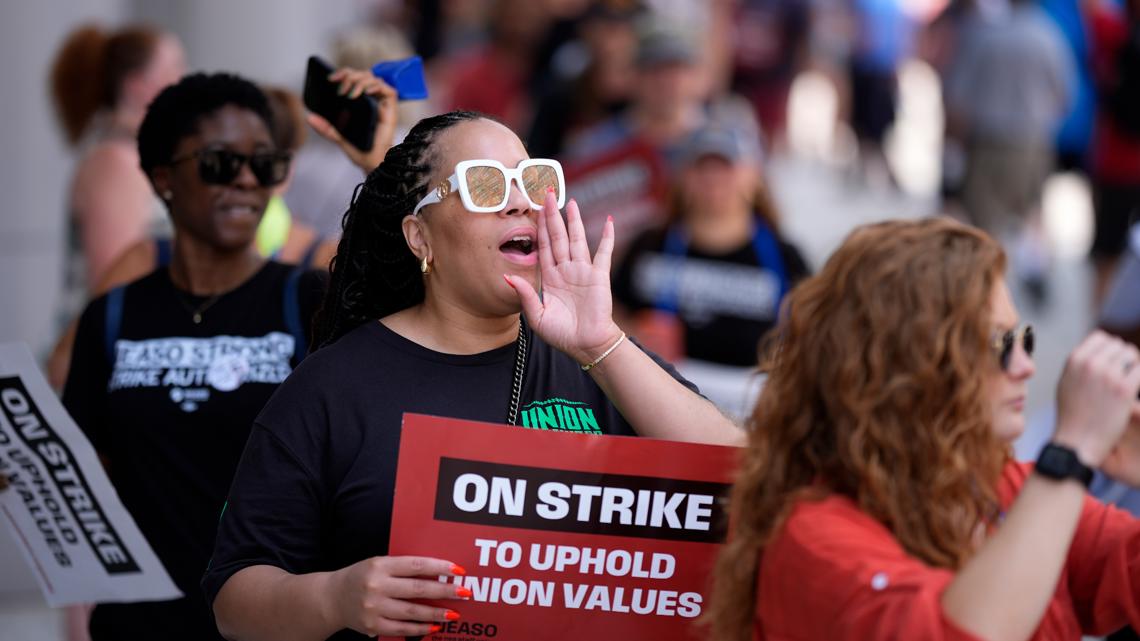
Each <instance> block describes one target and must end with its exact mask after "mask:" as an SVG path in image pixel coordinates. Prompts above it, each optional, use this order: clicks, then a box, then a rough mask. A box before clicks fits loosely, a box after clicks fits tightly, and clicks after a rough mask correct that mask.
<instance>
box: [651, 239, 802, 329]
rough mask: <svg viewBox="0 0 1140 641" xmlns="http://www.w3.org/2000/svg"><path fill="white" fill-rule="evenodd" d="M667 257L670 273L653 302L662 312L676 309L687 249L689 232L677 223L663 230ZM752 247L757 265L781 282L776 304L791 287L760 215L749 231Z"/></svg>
mask: <svg viewBox="0 0 1140 641" xmlns="http://www.w3.org/2000/svg"><path fill="white" fill-rule="evenodd" d="M662 249H663V252H664V255H665V256H666V257H668V259H669V260H668V265H669V271H670V277H669V278H668V279H667V280H666V282H665V283H664V286H663V287H662V288H661V291H660V292H659V293H658V295H657V298H656V300H654V301H653V306H654V307H655V308H656V309H659V310H661V311H664V312H670V313H672V314H676V313H677V312H678V311H679V308H680V305H679V302H680V301H679V299H680V290H681V270H682V269H683V268H684V266H685V255H686V254H687V253H688V251H689V236H688V234H686V233H685V232H684V231H683V230H682V229H681V226H680V225H672V226H670V227H669V230H668V231H667V232H666V234H665V245H664V247H663V248H662ZM752 251H753V252H755V254H756V259H757V260H758V261H759V262H760V268H761V269H765V270H768V271H770V272H772V273H773V274H775V275H776V279H777V280H778V281H779V283H780V290H779V294H778V295H777V297H776V305H777V307H778V306H779V304H780V301H781V300H783V299H784V294H786V293H788V290H789V289H790V287H789V284H788V275H787V270H785V269H784V259H783V256H782V255H781V254H780V243H779V242H778V241H777V240H776V235H775V234H774V233H772V229H771V228H770V227H768V224H767V223H766V222H764V221H763V220H761V219H760V218H755V221H754V230H753V232H752Z"/></svg>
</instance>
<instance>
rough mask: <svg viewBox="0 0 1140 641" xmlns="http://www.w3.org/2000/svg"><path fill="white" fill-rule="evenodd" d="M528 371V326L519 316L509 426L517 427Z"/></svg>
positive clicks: (508, 413) (508, 411)
mask: <svg viewBox="0 0 1140 641" xmlns="http://www.w3.org/2000/svg"><path fill="white" fill-rule="evenodd" d="M525 370H526V326H525V325H524V324H523V317H522V315H521V314H520V315H519V338H518V342H517V343H516V345H515V375H514V379H513V381H512V383H511V404H510V406H509V407H508V408H507V425H517V424H518V418H519V397H520V396H521V395H522V380H523V373H524V372H525Z"/></svg>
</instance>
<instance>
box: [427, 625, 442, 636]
mask: <svg viewBox="0 0 1140 641" xmlns="http://www.w3.org/2000/svg"><path fill="white" fill-rule="evenodd" d="M442 629H443V626H442V625H433V626H431V628H429V629H428V634H435V633H436V632H439V631H440V630H442Z"/></svg>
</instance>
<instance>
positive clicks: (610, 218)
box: [606, 216, 614, 223]
mask: <svg viewBox="0 0 1140 641" xmlns="http://www.w3.org/2000/svg"><path fill="white" fill-rule="evenodd" d="M606 222H607V223H612V222H614V217H613V216H606Z"/></svg>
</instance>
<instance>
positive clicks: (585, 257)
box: [504, 192, 621, 364]
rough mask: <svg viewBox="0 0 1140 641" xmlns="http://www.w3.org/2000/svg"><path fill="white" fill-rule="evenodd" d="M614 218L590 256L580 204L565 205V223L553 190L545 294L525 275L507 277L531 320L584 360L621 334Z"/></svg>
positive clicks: (542, 239) (541, 233) (541, 256)
mask: <svg viewBox="0 0 1140 641" xmlns="http://www.w3.org/2000/svg"><path fill="white" fill-rule="evenodd" d="M613 250H614V224H613V219H612V218H611V219H610V220H607V221H606V225H605V228H604V230H603V231H602V240H601V242H599V243H598V251H597V252H596V253H595V254H594V257H593V259H592V260H591V258H590V248H589V246H588V245H587V243H586V230H585V228H584V227H583V226H582V216H581V214H580V213H579V211H578V204H577V203H576V202H574V201H573V200H571V201H570V202H569V204H567V206H566V221H565V222H563V220H562V214H561V213H559V211H558V204H557V200H556V199H555V197H554V194H553V193H552V192H550V193H547V194H546V200H545V202H544V204H543V208H542V212H540V213H539V215H538V267H539V276H540V278H541V282H542V298H541V299H540V298H539V296H538V292H536V291H535V290H534V288H533V287H532V286H531V285H530V283H528V282H527V281H526V279H524V278H521V277H518V276H511V275H504V278H506V279H507V282H508V283H510V285H511V287H513V288H514V289H515V291H516V292H517V293H518V295H519V299H520V300H521V302H522V308H523V313H525V314H526V319H527V322H528V323H529V324H530V326H531V327H532V328H534V331H535V332H536V333H537V334H538V335H539V336H541V337H542V339H543V340H544V341H546V342H547V343H549V344H551V345H553V346H554V347H555V348H557V349H559V350H561V351H563V352H565V353H566V354H569V355H570V357H572V358H573V359H574V360H576V361H578V363H580V364H586V363H589V362H591V361H593V360H594V359H595V358H597V357H598V356H600V355H601V354H602V353H603V352H604V351H605V350H606V349H607V348H608V347H610V346H611V345H613V344H614V343H615V342H616V341H617V340H618V338H619V337H621V329H619V328H618V326H617V324H616V323H615V322H614V319H613V297H612V295H611V293H610V257H611V255H612V254H613Z"/></svg>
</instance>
